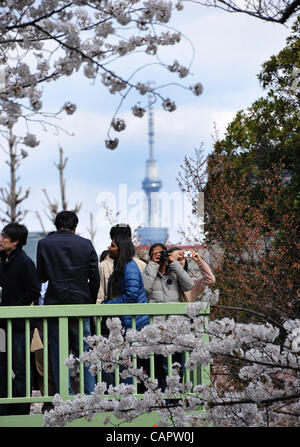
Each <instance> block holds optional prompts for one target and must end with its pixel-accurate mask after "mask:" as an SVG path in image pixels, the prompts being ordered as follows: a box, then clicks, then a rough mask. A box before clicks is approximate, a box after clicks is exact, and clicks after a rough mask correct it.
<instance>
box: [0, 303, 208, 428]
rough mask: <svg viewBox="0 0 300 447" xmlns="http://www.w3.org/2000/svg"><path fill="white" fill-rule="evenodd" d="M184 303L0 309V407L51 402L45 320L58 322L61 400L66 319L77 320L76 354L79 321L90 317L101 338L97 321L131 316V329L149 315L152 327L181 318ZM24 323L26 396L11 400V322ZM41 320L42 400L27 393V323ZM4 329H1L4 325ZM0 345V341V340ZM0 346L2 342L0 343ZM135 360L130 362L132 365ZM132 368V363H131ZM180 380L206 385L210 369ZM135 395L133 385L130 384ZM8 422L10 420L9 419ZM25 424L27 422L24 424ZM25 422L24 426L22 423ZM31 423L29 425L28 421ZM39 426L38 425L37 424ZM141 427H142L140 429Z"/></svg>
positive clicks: (1, 421) (65, 380)
mask: <svg viewBox="0 0 300 447" xmlns="http://www.w3.org/2000/svg"><path fill="white" fill-rule="evenodd" d="M186 305H187V304H186V303H166V304H162V303H161V304H119V305H117V304H110V305H109V304H106V305H97V304H95V305H61V306H8V307H4V306H1V307H0V318H1V319H2V321H4V320H6V331H5V332H6V354H7V355H6V370H7V396H6V397H2V398H0V405H1V404H13V403H41V402H43V403H44V402H51V400H52V399H53V396H50V395H49V394H48V393H49V391H48V379H49V378H48V350H49V348H48V319H49V318H58V327H59V385H60V389H59V393H60V395H61V396H62V398H63V399H68V398H70V396H69V369H68V368H67V366H65V360H66V359H67V357H68V356H69V343H68V319H69V318H71V317H77V318H78V320H79V354H81V353H82V352H83V318H86V317H94V321H95V322H96V324H95V327H96V335H100V334H101V317H106V316H108V317H113V316H122V315H131V316H132V327H133V328H135V317H136V316H137V315H149V317H150V324H152V323H153V318H154V317H155V316H158V315H164V316H169V315H184V314H185V308H186ZM201 314H202V315H204V316H205V317H206V318H207V319H208V318H209V306H208V305H207V306H206V308H205V310H204V311H202V313H201ZM14 319H23V320H25V346H26V395H25V396H24V397H14V396H13V371H12V337H13V335H14V334H13V325H12V320H14ZM31 319H42V321H43V339H42V342H43V363H44V365H43V370H44V375H43V394H42V396H32V395H31V392H30V370H31V364H30V363H31V358H30V343H31V340H30V320H31ZM4 327H5V325H4ZM203 338H204V340H205V341H208V336H207V335H203ZM0 341H1V340H0ZM0 345H1V343H0ZM2 345H3V340H2ZM185 356H186V357H185V358H186V359H188V356H189V353H188V352H186V353H185ZM135 362H136V359H134V363H135ZM135 364H136V363H135ZM171 364H172V359H171V356H169V357H168V372H169V374H170V372H171ZM83 369H84V366H83V364H80V371H79V384H80V385H79V386H80V393H83V390H84V370H83ZM150 375H151V377H153V378H154V377H155V366H154V356H152V357H151V358H150ZM97 379H98V380H99V381H101V373H99V374H98V377H97ZM184 380H186V381H191V380H192V382H193V384H194V385H198V384H209V383H210V369H209V366H208V367H198V368H197V369H196V370H194V371H190V370H188V369H187V368H185V371H184ZM115 383H116V384H118V383H119V370H118V369H117V370H116V371H115ZM134 385H135V386H136V395H137V396H139V395H138V393H137V383H136V380H134ZM9 418H13V416H10V417H7V416H0V426H6V425H5V424H7V423H8V422H7V421H8V419H9ZM14 418H15V422H14V423H12V425H16V426H18V421H20V420H21V418H22V421H23V422H22V425H19V426H24V425H25V426H26V425H27V426H30V423H29V419H28V418H32V415H30V416H29V415H28V416H22V417H20V416H19V417H17V416H14ZM10 420H11V421H12V419H10ZM26 420H27V422H26ZM24 421H25V422H24ZM31 422H32V421H31ZM38 425H39V424H38ZM142 426H143V425H142Z"/></svg>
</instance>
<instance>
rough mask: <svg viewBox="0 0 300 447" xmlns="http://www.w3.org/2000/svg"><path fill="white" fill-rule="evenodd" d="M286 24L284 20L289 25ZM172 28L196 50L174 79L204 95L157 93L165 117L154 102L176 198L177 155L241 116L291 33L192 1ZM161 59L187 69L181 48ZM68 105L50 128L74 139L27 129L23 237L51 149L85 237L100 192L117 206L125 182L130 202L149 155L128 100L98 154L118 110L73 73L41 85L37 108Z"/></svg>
mask: <svg viewBox="0 0 300 447" xmlns="http://www.w3.org/2000/svg"><path fill="white" fill-rule="evenodd" d="M291 24H292V21H291V22H290V23H289V24H288V25H289V26H291ZM170 25H171V24H170ZM172 26H173V27H174V28H177V29H178V30H180V31H181V32H182V33H183V34H184V35H186V36H187V37H188V38H189V39H190V40H191V41H192V42H193V46H194V50H195V56H194V60H193V64H192V67H191V72H192V73H193V76H192V77H189V78H185V79H183V80H181V82H182V84H183V85H186V86H189V85H191V84H193V83H196V82H198V81H200V82H201V83H202V84H203V86H204V92H203V94H202V95H201V96H199V97H196V96H194V95H193V94H192V93H191V92H189V91H187V90H186V89H182V88H180V87H174V86H173V87H169V88H165V89H164V90H162V91H161V93H163V94H164V95H165V96H169V97H171V98H172V99H173V100H175V101H176V104H177V109H176V111H175V112H172V113H169V112H165V111H163V110H162V107H161V105H160V104H158V103H157V104H156V105H155V108H154V129H155V142H154V154H155V158H156V159H157V160H158V163H159V175H160V178H161V180H162V182H163V188H162V190H163V191H165V192H166V193H169V194H171V193H176V192H179V189H178V185H177V181H176V177H177V176H178V171H179V169H180V164H181V163H182V162H183V159H184V156H185V155H187V156H192V155H193V153H194V149H195V148H198V147H199V146H200V144H201V143H203V144H204V147H205V150H206V151H207V152H210V151H211V150H212V147H213V139H212V134H213V133H214V126H216V128H217V129H218V131H219V135H222V134H223V133H224V130H225V128H226V125H227V124H228V123H229V122H230V121H231V120H232V119H233V118H234V116H235V114H236V113H237V112H238V111H239V110H241V109H246V108H247V107H249V106H250V105H251V103H252V102H253V101H255V100H256V99H258V98H259V97H260V96H262V95H263V94H264V92H263V91H262V89H261V88H260V87H259V84H258V80H257V74H258V73H259V71H260V68H261V64H262V63H263V62H265V61H266V60H268V59H269V57H270V56H271V55H273V54H276V53H278V51H280V50H281V49H282V48H283V47H284V46H285V41H286V37H287V36H288V35H289V33H290V30H289V28H287V27H284V26H282V25H277V24H272V23H267V22H263V21H259V20H257V19H253V18H251V17H248V16H246V15H241V14H239V15H238V14H229V13H226V12H223V11H220V10H216V9H213V8H211V9H205V8H204V7H201V6H199V5H192V4H191V5H189V6H186V7H185V10H184V11H183V12H181V13H180V14H178V17H177V18H176V20H174V21H173V22H172ZM160 54H161V56H162V58H163V59H164V60H165V61H166V62H167V63H170V64H171V63H172V62H173V61H174V59H177V60H178V61H179V62H180V63H182V64H183V65H188V64H189V62H190V59H191V56H192V54H193V53H192V48H191V46H190V44H189V43H188V42H187V43H183V44H182V45H181V46H180V47H178V49H175V48H171V49H164V51H163V52H161V53H160ZM144 60H146V59H144V58H143V56H142V55H141V54H139V55H135V56H130V57H129V58H127V59H123V58H122V60H119V61H118V62H117V65H116V67H115V68H116V69H117V68H119V69H120V70H122V72H123V73H125V74H129V73H130V70H131V69H132V67H133V65H134V63H136V62H137V61H138V62H143V61H144ZM140 76H141V77H140V78H141V79H142V80H144V81H146V80H152V81H154V82H155V85H160V84H164V83H165V82H170V81H173V82H178V81H179V79H178V77H176V75H175V76H174V77H173V78H172V77H170V76H169V75H168V76H167V75H166V74H165V73H164V71H163V70H162V69H161V68H159V67H158V66H153V67H149V68H148V69H146V70H145V71H144V72H142V73H141V74H140ZM142 99H143V100H145V99H146V98H144V97H143V98H142ZM68 100H70V101H72V102H75V103H76V105H77V111H76V113H75V114H74V115H72V116H66V115H64V116H62V117H61V118H62V119H61V120H59V121H57V124H58V125H59V126H61V127H62V128H64V129H65V130H66V131H67V132H68V133H69V134H71V133H74V136H70V135H68V134H67V133H64V132H61V133H60V134H59V135H56V134H55V133H54V132H53V130H51V128H48V131H47V132H45V131H43V130H42V129H41V127H37V128H35V129H34V130H35V131H36V133H37V135H38V139H39V140H40V141H41V143H40V146H39V147H37V148H34V149H29V153H30V156H29V157H28V158H26V159H25V160H24V162H23V164H22V166H21V168H20V169H19V175H20V178H21V180H20V184H21V185H22V187H23V188H26V187H28V186H30V187H31V194H30V197H29V198H28V199H27V201H26V203H25V202H24V207H26V208H27V209H29V210H30V213H28V215H27V217H26V218H25V221H24V223H25V224H26V225H27V226H28V228H29V231H40V230H41V228H40V225H39V222H38V220H37V218H36V216H35V213H34V212H35V211H36V210H39V211H40V212H41V213H43V209H45V206H44V204H45V200H44V196H43V193H42V188H46V189H47V190H48V192H49V195H50V197H51V198H54V197H58V195H59V182H58V172H57V169H56V168H55V166H54V164H53V162H55V161H57V160H58V146H59V145H61V146H62V147H63V149H64V152H65V155H66V156H68V157H69V161H68V164H67V168H66V170H65V175H66V179H67V184H66V192H67V200H68V203H69V206H70V207H72V206H73V205H74V204H75V203H76V202H82V203H83V205H82V209H81V211H80V213H79V220H80V222H79V227H78V231H79V232H80V234H81V235H83V236H85V237H88V232H87V227H88V226H89V213H90V212H93V214H94V216H95V218H97V216H98V223H99V222H100V220H99V216H100V214H99V213H100V212H101V205H100V204H99V203H97V198H98V199H99V194H101V193H102V194H103V193H104V192H107V193H112V194H114V197H115V198H116V199H117V200H118V190H119V185H127V186H126V187H127V191H128V196H130V194H133V196H131V198H132V197H135V196H134V193H136V194H137V195H138V193H139V192H140V191H141V182H142V180H143V178H144V176H145V161H146V158H147V157H148V135H147V132H148V116H147V114H146V115H145V116H144V117H143V118H142V119H140V118H135V117H133V116H132V115H131V113H130V109H131V107H132V106H133V105H134V104H136V100H137V96H132V97H130V96H129V98H128V101H127V102H126V103H125V104H124V105H123V107H122V109H121V110H120V112H119V113H118V116H120V117H121V118H124V119H125V120H126V122H127V128H126V130H125V132H123V133H120V134H118V135H116V136H117V137H119V139H120V143H119V147H118V148H117V149H116V150H114V151H110V150H108V149H106V148H105V144H104V140H105V138H106V132H107V129H108V127H109V123H110V120H111V118H112V115H113V113H114V111H115V109H116V107H117V106H118V104H119V98H118V96H117V95H110V94H109V93H108V92H107V91H106V90H105V88H104V87H103V86H102V84H101V83H100V82H99V81H97V82H96V83H95V85H92V83H91V82H90V80H88V79H87V78H85V77H84V76H82V74H81V73H78V74H77V75H76V76H74V77H72V78H65V79H62V80H60V81H58V82H55V83H50V84H48V85H47V86H46V87H45V91H44V104H45V109H47V110H49V111H54V110H56V109H57V108H58V107H59V106H60V105H61V104H62V103H63V102H64V101H68ZM1 157H2V158H1V160H2V163H1V164H0V173H1V180H2V181H1V183H2V184H3V183H4V182H5V181H6V179H8V167H7V166H6V165H5V164H4V163H3V154H1ZM43 220H44V223H45V225H46V227H47V229H49V231H50V230H53V228H52V226H51V223H50V222H49V221H47V218H46V217H45V218H44V219H43ZM129 224H131V225H133V224H135V222H129ZM174 225H175V224H174V221H173V220H172V222H171V228H170V235H171V239H172V241H173V242H174V243H176V242H178V241H179V240H180V237H179V236H178V235H177V234H176V228H175V227H174ZM108 232H109V224H108V226H107V227H106V228H100V227H99V228H98V231H97V235H96V241H95V246H96V249H97V251H98V252H99V253H100V252H101V251H102V250H103V249H105V248H106V247H107V244H108V242H109V237H108Z"/></svg>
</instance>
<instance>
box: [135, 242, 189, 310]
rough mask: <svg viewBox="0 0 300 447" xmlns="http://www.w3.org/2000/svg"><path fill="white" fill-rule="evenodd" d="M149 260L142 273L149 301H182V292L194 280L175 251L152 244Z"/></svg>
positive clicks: (161, 245)
mask: <svg viewBox="0 0 300 447" xmlns="http://www.w3.org/2000/svg"><path fill="white" fill-rule="evenodd" d="M149 257H150V261H149V263H148V264H147V266H146V268H145V269H144V271H143V273H142V277H143V281H144V286H145V290H146V293H147V296H148V300H149V302H150V303H176V302H178V301H182V292H186V291H188V290H191V289H192V288H193V287H194V281H193V280H192V279H191V278H190V276H189V274H188V273H187V272H186V271H185V270H184V269H183V267H182V266H181V265H180V263H179V262H178V260H177V257H178V253H177V252H176V251H173V252H168V251H167V248H166V247H165V245H163V244H160V243H157V244H153V245H152V246H151V247H150V250H149Z"/></svg>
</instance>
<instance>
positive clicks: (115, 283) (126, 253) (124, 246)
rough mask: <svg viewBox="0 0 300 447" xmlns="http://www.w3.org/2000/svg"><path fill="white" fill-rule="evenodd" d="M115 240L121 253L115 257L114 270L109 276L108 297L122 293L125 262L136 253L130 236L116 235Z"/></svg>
mask: <svg viewBox="0 0 300 447" xmlns="http://www.w3.org/2000/svg"><path fill="white" fill-rule="evenodd" d="M113 242H115V244H116V245H117V246H118V248H119V255H118V258H117V259H114V271H113V273H112V274H111V275H110V277H109V281H108V299H109V298H112V297H114V298H115V297H117V296H118V295H119V294H120V278H121V276H122V275H123V273H124V267H125V264H126V263H127V262H128V261H130V260H131V259H132V258H133V256H134V254H135V248H134V245H133V243H132V240H131V238H130V237H128V236H126V235H121V234H119V235H117V236H115V237H114V239H113Z"/></svg>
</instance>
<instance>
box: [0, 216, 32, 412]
mask: <svg viewBox="0 0 300 447" xmlns="http://www.w3.org/2000/svg"><path fill="white" fill-rule="evenodd" d="M27 236H28V230H27V228H26V227H25V226H24V225H21V224H19V223H10V224H8V225H6V226H5V227H4V228H3V230H2V232H1V237H0V262H1V269H0V271H1V276H0V286H1V287H2V301H1V305H2V306H27V305H30V304H32V303H37V302H38V298H39V295H40V288H41V286H40V282H39V280H38V276H37V271H36V268H35V265H34V263H33V261H32V260H31V259H30V258H29V257H28V256H27V255H26V253H25V252H24V251H23V250H22V247H23V246H24V245H26V242H27ZM33 326H34V322H33V321H32V320H31V324H30V339H31V338H32V334H33ZM4 328H5V325H4ZM12 368H13V371H14V374H15V377H14V380H13V396H15V397H24V396H25V391H26V373H25V322H24V320H22V319H17V318H16V319H13V320H12ZM2 409H3V407H2ZM7 410H8V413H6V414H29V412H30V404H9V405H7ZM2 414H3V412H2Z"/></svg>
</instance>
